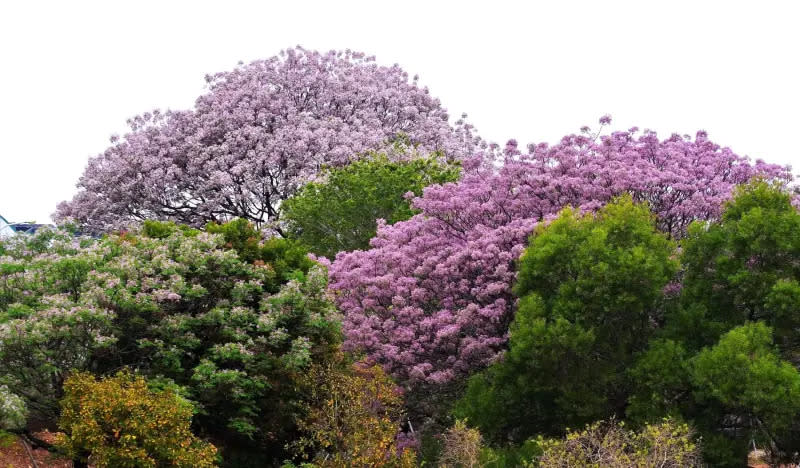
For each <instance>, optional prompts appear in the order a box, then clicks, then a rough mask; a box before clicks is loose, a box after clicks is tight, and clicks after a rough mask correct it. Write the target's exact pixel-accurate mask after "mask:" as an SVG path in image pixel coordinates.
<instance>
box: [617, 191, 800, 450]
mask: <svg viewBox="0 0 800 468" xmlns="http://www.w3.org/2000/svg"><path fill="white" fill-rule="evenodd" d="M791 202H792V198H791V194H790V193H789V192H787V191H786V190H785V189H784V188H783V187H782V186H781V185H776V184H772V183H768V182H765V181H754V182H752V183H750V184H747V185H744V186H741V187H738V188H737V190H736V192H735V196H734V198H732V199H731V200H730V201H729V202H728V203H727V204H726V206H725V209H724V211H723V214H722V217H721V219H720V220H719V221H718V222H714V223H705V222H704V223H699V222H698V223H695V224H693V225H692V226H691V227H690V229H689V235H688V236H687V237H686V238H685V239H684V242H683V252H682V257H681V259H682V262H683V264H684V272H683V287H682V290H681V293H680V296H679V301H678V303H677V304H676V305H674V306H672V307H670V312H669V313H667V314H666V317H665V323H664V329H663V331H662V333H661V336H660V337H659V338H658V339H657V340H654V341H652V342H651V343H650V345H649V347H648V349H647V351H646V352H645V353H643V354H641V355H640V356H639V358H638V361H637V363H636V364H635V365H634V367H633V368H632V369H631V370H630V371H629V375H630V376H631V378H632V380H633V382H634V383H635V389H634V391H633V392H632V395H631V398H630V400H629V403H630V405H629V407H628V410H627V413H628V415H629V416H630V417H631V418H632V419H633V420H634V421H636V422H639V423H642V422H646V421H651V420H653V419H654V418H657V417H661V416H663V415H677V414H679V415H681V416H682V417H683V418H686V419H688V420H691V421H692V422H693V424H694V426H695V427H696V428H697V430H698V432H699V433H700V434H701V435H702V437H703V454H704V457H705V459H706V461H707V462H709V463H711V464H712V465H714V466H741V465H743V464H744V462H745V459H746V455H747V451H748V443H749V442H750V441H751V440H755V441H756V442H757V443H758V444H759V445H760V446H761V447H763V448H766V449H767V451H768V452H769V454H770V456H771V457H772V458H773V459H774V460H775V461H776V462H778V461H784V462H785V461H795V460H794V459H793V455H792V454H793V453H796V452H797V451H798V448H800V427H798V425H797V424H795V423H793V421H794V420H795V419H796V417H797V414H798V411H799V410H800V408H799V407H798V405H800V400H798V396H797V378H798V377H797V371H796V370H795V367H796V366H797V364H798V363H799V362H800V360H799V359H798V350H799V347H798V344H800V341H798V333H797V331H798V329H799V328H800V285H798V280H800V236H798V234H797V233H798V232H800V213H798V212H797V210H796V209H795V208H794V207H793V206H792V204H791ZM773 340H774V344H773ZM792 364H793V365H792Z"/></svg>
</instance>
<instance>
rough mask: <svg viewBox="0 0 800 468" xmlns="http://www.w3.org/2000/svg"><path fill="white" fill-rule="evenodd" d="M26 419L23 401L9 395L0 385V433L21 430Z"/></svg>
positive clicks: (26, 412) (26, 413)
mask: <svg viewBox="0 0 800 468" xmlns="http://www.w3.org/2000/svg"><path fill="white" fill-rule="evenodd" d="M27 419H28V408H27V407H26V406H25V400H23V399H22V398H20V397H19V396H17V395H14V394H13V393H11V391H10V390H9V389H8V387H7V386H6V385H0V432H2V431H3V430H17V429H22V428H24V427H25V423H26V422H27Z"/></svg>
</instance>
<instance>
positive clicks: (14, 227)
mask: <svg viewBox="0 0 800 468" xmlns="http://www.w3.org/2000/svg"><path fill="white" fill-rule="evenodd" d="M45 226H47V224H35V223H9V222H8V221H7V220H6V219H5V218H4V217H3V216H2V215H0V239H2V238H4V237H11V236H13V235H14V234H34V233H35V232H36V231H37V230H39V228H41V227H45Z"/></svg>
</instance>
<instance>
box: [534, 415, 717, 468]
mask: <svg viewBox="0 0 800 468" xmlns="http://www.w3.org/2000/svg"><path fill="white" fill-rule="evenodd" d="M693 439H694V437H693V432H692V430H691V428H690V427H689V426H688V425H687V424H685V423H678V422H676V421H675V420H673V419H669V418H667V419H664V420H663V421H662V422H660V423H658V424H647V425H645V427H644V428H643V429H642V430H641V431H638V432H635V431H630V430H628V429H626V428H625V427H624V425H623V423H617V422H615V421H613V420H612V421H609V422H597V423H594V424H591V425H588V426H586V429H584V430H583V431H580V432H569V433H567V436H566V438H564V439H547V440H545V439H540V440H539V445H540V447H541V449H542V451H543V453H542V455H541V457H539V459H538V466H540V467H543V468H544V467H547V468H561V467H563V468H569V467H573V466H583V467H592V468H651V467H655V468H681V467H694V466H700V464H701V462H700V460H701V459H700V450H699V448H698V446H697V444H695V442H694V441H693Z"/></svg>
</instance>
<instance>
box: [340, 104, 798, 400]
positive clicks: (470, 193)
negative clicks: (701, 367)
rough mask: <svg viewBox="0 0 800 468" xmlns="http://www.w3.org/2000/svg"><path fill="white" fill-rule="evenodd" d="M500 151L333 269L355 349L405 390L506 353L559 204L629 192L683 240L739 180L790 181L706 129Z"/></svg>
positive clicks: (586, 203)
mask: <svg viewBox="0 0 800 468" xmlns="http://www.w3.org/2000/svg"><path fill="white" fill-rule="evenodd" d="M608 122H609V119H608V118H607V117H604V118H603V119H601V124H603V125H605V124H607V123H608ZM502 154H503V158H502V160H494V161H488V162H487V161H485V160H481V159H479V158H475V159H471V160H467V161H465V164H464V176H463V178H462V180H461V181H460V182H458V183H448V184H444V185H436V186H431V187H428V188H426V189H425V191H424V194H423V196H422V197H419V198H416V199H415V200H414V201H413V205H414V207H415V208H416V209H418V210H421V213H420V214H418V215H416V216H415V217H413V218H411V219H410V220H408V221H405V222H400V223H396V224H394V225H391V226H387V225H382V226H379V229H378V233H377V236H376V237H375V238H374V239H373V240H372V241H371V248H370V249H369V250H366V251H354V252H348V253H340V254H339V255H337V257H336V260H335V262H334V263H333V264H332V266H331V268H330V271H329V272H330V287H331V288H332V289H333V290H335V291H336V292H337V301H338V306H339V308H340V309H341V310H342V312H343V314H344V331H345V335H346V343H345V346H346V348H348V349H350V350H357V351H361V352H365V353H366V354H367V355H368V356H369V357H371V358H372V359H374V360H375V361H376V362H378V363H380V364H382V365H383V366H384V367H385V368H386V369H387V370H388V371H389V372H390V373H391V374H392V375H393V376H394V377H395V378H396V379H398V381H399V382H401V383H403V384H405V385H406V386H409V387H418V386H419V385H426V384H433V385H441V384H447V383H453V382H457V381H459V380H460V378H461V377H464V376H466V375H468V374H470V373H472V372H473V371H475V370H477V369H480V368H482V367H484V366H486V365H487V364H488V363H490V362H491V361H492V360H493V359H495V358H496V357H497V356H498V354H499V352H500V351H501V350H502V349H503V347H504V345H505V343H506V339H507V330H508V325H509V323H510V321H511V319H512V313H513V307H514V303H515V298H514V296H513V295H512V293H511V286H512V284H513V283H514V281H515V278H516V272H515V261H516V260H517V259H518V258H519V256H520V254H521V253H522V251H523V249H524V247H525V246H526V244H527V239H528V236H529V235H530V234H531V232H532V231H533V229H534V227H535V226H536V225H537V223H540V222H542V221H543V220H547V219H548V217H551V216H552V215H553V214H554V213H556V212H557V211H558V210H560V209H561V208H563V207H565V206H567V205H572V206H574V207H579V208H581V209H587V210H588V209H595V208H597V207H599V206H601V205H602V204H603V203H605V202H606V201H608V200H610V199H611V198H612V197H614V196H615V195H618V194H621V193H623V192H630V193H631V194H632V195H633V198H634V200H635V201H637V202H640V201H646V202H648V203H649V204H650V206H651V208H652V210H653V211H654V213H655V214H656V216H657V225H658V227H659V228H660V229H661V230H663V231H665V232H667V233H668V234H669V235H670V236H672V237H673V238H680V237H681V236H682V235H683V234H684V232H685V229H686V227H687V226H688V224H689V223H690V222H691V221H692V220H695V219H714V218H715V217H717V216H718V215H719V213H720V208H721V204H722V202H723V200H725V199H727V198H728V197H729V195H730V193H731V190H732V189H733V187H734V186H735V185H736V184H739V183H742V182H745V181H747V180H748V179H750V178H752V177H753V176H756V175H761V176H763V177H766V178H770V179H778V180H789V179H790V177H791V175H790V173H789V172H788V169H787V168H784V167H780V166H775V165H769V164H765V163H763V162H761V161H758V162H755V163H751V162H750V161H749V160H748V159H747V158H744V157H741V156H738V155H736V154H735V153H733V152H732V151H731V150H730V149H728V148H723V147H720V146H719V145H717V144H715V143H713V142H711V141H710V140H708V138H707V136H706V134H705V132H698V133H697V136H696V137H695V138H694V139H692V138H689V137H685V136H684V137H682V136H678V135H673V136H671V137H669V138H667V139H664V140H661V139H659V138H658V137H657V136H656V134H655V133H654V132H650V131H645V132H638V129H636V128H633V129H630V130H628V131H620V132H613V133H611V134H610V135H607V136H603V137H599V138H598V137H597V135H592V134H590V132H589V130H588V129H584V131H583V133H582V134H580V135H568V136H566V137H564V138H563V139H562V140H561V142H560V143H558V144H556V145H553V146H550V145H547V144H539V145H530V146H529V147H528V151H527V152H525V153H522V152H521V151H520V150H519V149H518V147H517V144H516V142H515V141H511V142H509V143H508V144H507V146H506V148H505V150H504V152H503V153H502Z"/></svg>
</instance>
